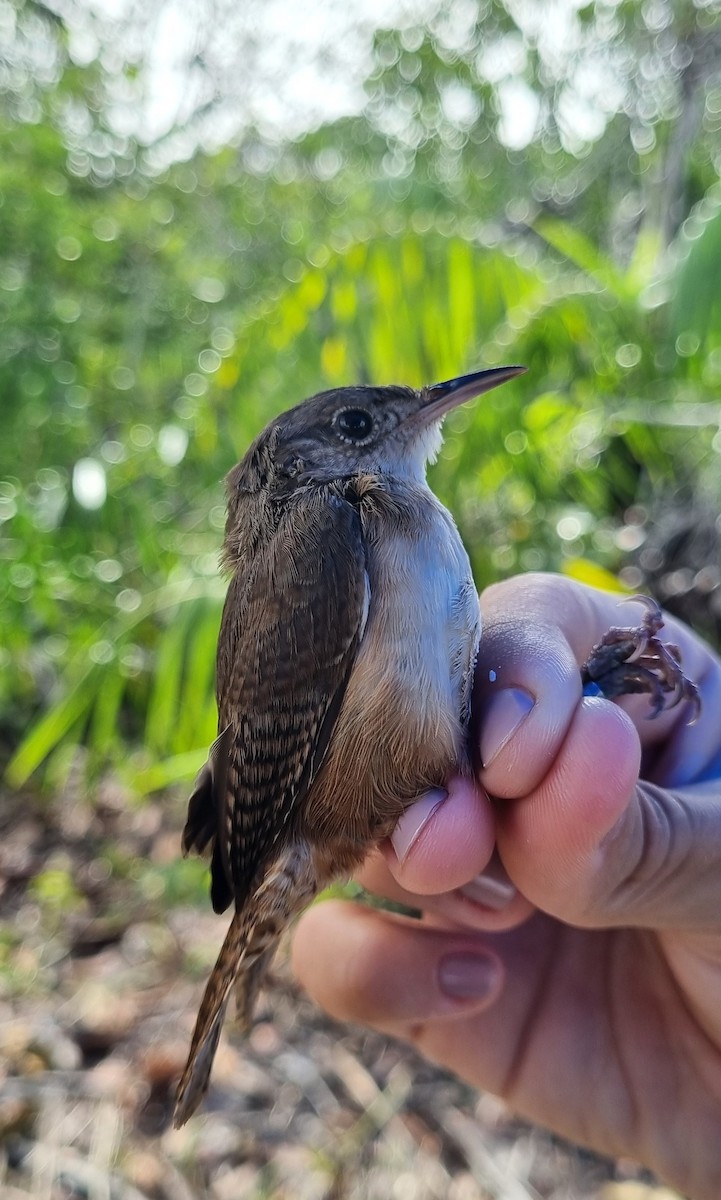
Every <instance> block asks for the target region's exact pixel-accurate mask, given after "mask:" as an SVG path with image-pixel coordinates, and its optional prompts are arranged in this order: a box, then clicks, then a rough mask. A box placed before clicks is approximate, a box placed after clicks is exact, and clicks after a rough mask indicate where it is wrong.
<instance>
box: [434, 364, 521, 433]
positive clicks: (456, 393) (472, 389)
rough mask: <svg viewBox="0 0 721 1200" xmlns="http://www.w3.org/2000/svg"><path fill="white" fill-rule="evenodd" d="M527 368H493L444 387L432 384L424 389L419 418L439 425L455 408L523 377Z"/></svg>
mask: <svg viewBox="0 0 721 1200" xmlns="http://www.w3.org/2000/svg"><path fill="white" fill-rule="evenodd" d="M527 370H528V368H527V367H490V368H489V369H488V370H487V371H474V372H473V374H472V375H459V376H458V378H457V379H447V380H445V382H444V383H433V384H431V385H430V386H429V387H425V388H422V389H421V392H420V398H421V407H420V408H419V409H418V412H417V414H416V416H417V418H418V419H420V420H422V421H423V423H424V424H425V423H426V422H431V421H439V420H440V418H441V417H444V416H445V415H446V413H447V412H450V410H451V409H452V408H457V407H458V405H459V404H465V402H466V400H472V399H473V398H474V397H475V396H481V395H483V393H484V392H490V390H491V388H494V387H498V385H499V384H501V383H505V382H506V380H508V379H515V377H516V375H523V374H524V373H525V372H526V371H527Z"/></svg>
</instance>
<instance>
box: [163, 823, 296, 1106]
mask: <svg viewBox="0 0 721 1200" xmlns="http://www.w3.org/2000/svg"><path fill="white" fill-rule="evenodd" d="M317 887H318V879H317V875H316V871H315V868H314V864H313V860H312V857H311V853H310V850H309V847H308V846H307V845H306V844H304V843H300V844H294V845H292V846H288V847H286V848H285V850H283V851H282V852H281V853H280V854H279V855H278V858H277V859H276V861H275V862H274V863H273V864H272V865H271V866H270V867H269V868H268V871H267V872H266V875H265V878H264V879H263V881H262V883H261V884H260V886H259V887H258V888H257V889H256V890H255V891H254V892H253V894H252V895H251V897H250V898H249V900H248V901H247V902H246V904H245V905H244V906H243V907H242V908H241V909H240V911H239V912H236V914H235V916H234V917H233V920H232V921H231V923H230V928H229V929H228V932H227V934H226V936H225V941H224V942H223V945H222V947H221V951H220V954H219V955H218V961H217V962H216V964H215V966H214V967H213V970H212V972H211V976H210V979H209V980H208V984H207V987H206V989H205V992H204V994H203V999H202V1001H201V1003H200V1011H199V1013H198V1019H197V1021H196V1022H195V1029H194V1031H193V1037H192V1040H191V1043H190V1053H189V1054H188V1061H187V1063H186V1065H185V1070H184V1071H183V1074H182V1075H181V1077H180V1083H179V1084H178V1091H177V1096H176V1101H175V1113H174V1115H173V1124H174V1125H175V1127H176V1129H178V1128H180V1126H181V1125H184V1124H185V1122H186V1121H187V1120H188V1118H189V1117H191V1116H192V1115H193V1113H194V1112H195V1110H196V1108H197V1107H198V1105H199V1104H200V1101H201V1100H202V1099H203V1096H204V1095H205V1093H206V1092H207V1090H208V1083H209V1080H210V1069H211V1067H212V1065H213V1058H214V1057H215V1051H216V1049H217V1047H218V1039H219V1037H220V1030H221V1028H222V1025H223V1020H224V1017H225V1010H226V1008H227V1007H228V997H229V994H230V989H231V987H232V985H233V982H234V981H235V980H236V979H237V980H238V986H237V997H236V998H237V1009H238V1017H239V1020H240V1025H241V1029H242V1030H243V1032H244V1033H247V1032H248V1031H249V1029H250V1025H251V1021H252V1016H253V1007H254V1005H255V1000H256V997H257V995H258V991H259V989H260V986H261V984H262V982H263V977H264V975H265V972H266V970H267V968H268V965H269V963H270V960H271V958H272V957H273V953H274V952H275V948H276V946H277V945H278V942H279V940H280V937H281V934H282V933H283V930H284V929H285V928H286V927H287V925H288V923H289V921H290V920H291V918H292V916H293V915H294V913H296V912H299V911H300V909H302V908H304V907H305V905H306V904H308V903H309V901H310V900H312V898H313V896H314V895H315V893H316V890H317Z"/></svg>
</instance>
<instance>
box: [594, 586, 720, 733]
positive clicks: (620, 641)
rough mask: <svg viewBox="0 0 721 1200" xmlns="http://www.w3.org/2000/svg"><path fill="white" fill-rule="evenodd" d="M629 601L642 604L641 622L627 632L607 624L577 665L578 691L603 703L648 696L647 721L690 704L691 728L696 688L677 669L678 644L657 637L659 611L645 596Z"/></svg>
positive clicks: (698, 706) (698, 709)
mask: <svg viewBox="0 0 721 1200" xmlns="http://www.w3.org/2000/svg"><path fill="white" fill-rule="evenodd" d="M629 600H635V601H638V602H640V603H641V604H644V605H645V606H646V612H645V614H644V617H643V620H642V621H641V624H640V625H636V626H635V627H632V628H623V627H621V626H617V625H613V626H612V627H611V628H610V629H609V630H608V633H606V634H605V636H604V637H603V638H602V639H601V641H600V642H598V644H597V645H595V646H594V647H593V650H592V651H591V653H590V654H589V656H588V658H587V659H586V661H585V663H584V664H583V666H582V667H581V679H582V681H583V689H584V693H585V694H586V695H602V696H605V698H606V699H607V700H615V699H617V698H618V697H619V696H628V695H630V694H631V693H642V694H645V695H648V696H649V698H650V701H651V712H650V714H649V715H650V716H651V717H657V716H658V714H659V713H660V712H662V711H663V710H664V709H665V708H674V707H675V706H676V705H677V704H680V703H681V702H682V701H683V700H690V701H691V703H692V704H693V706H694V708H693V715H692V717H691V719H690V721H689V724H693V722H694V721H696V720H697V718H698V715H699V713H700V712H701V698H700V696H699V693H698V688H697V687H696V684H695V683H693V682H692V681H691V680H690V679H687V678H686V676H685V675H684V673H683V670H682V669H681V654H680V651H679V649H678V646H674V645H672V644H671V643H670V642H661V641H659V639H658V637H657V634H658V633H659V631H660V630H661V629H662V628H663V614H662V612H661V609H660V608H659V606H658V604H657V603H656V601H655V600H652V599H651V598H650V597H649V596H629ZM622 603H623V601H622Z"/></svg>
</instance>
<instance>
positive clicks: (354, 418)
mask: <svg viewBox="0 0 721 1200" xmlns="http://www.w3.org/2000/svg"><path fill="white" fill-rule="evenodd" d="M333 424H334V425H335V427H336V430H337V431H338V433H339V434H340V436H341V437H342V438H343V439H344V440H345V441H348V442H364V441H365V440H366V438H368V437H370V435H371V433H372V432H373V418H372V416H371V415H370V413H369V412H366V410H365V409H364V408H343V409H341V411H340V412H339V413H338V415H337V416H336V418H335V421H334V422H333Z"/></svg>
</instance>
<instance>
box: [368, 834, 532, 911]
mask: <svg viewBox="0 0 721 1200" xmlns="http://www.w3.org/2000/svg"><path fill="white" fill-rule="evenodd" d="M357 878H358V881H359V882H360V883H361V884H362V885H363V887H364V888H366V890H367V891H369V892H372V893H373V894H374V895H376V896H381V897H383V898H385V899H386V900H391V901H393V902H394V903H396V904H402V905H404V906H405V907H406V908H409V909H414V910H417V911H422V912H423V913H424V915H425V916H426V917H428V916H430V915H432V916H433V917H437V918H441V919H442V923H443V924H444V926H445V927H449V926H452V925H456V926H462V927H465V928H468V929H476V930H489V931H490V930H495V931H498V930H502V929H512V928H513V927H514V926H515V925H518V924H520V923H521V922H522V921H525V920H527V919H528V917H529V916H530V915H531V913H532V912H533V906H532V905H531V904H530V903H529V901H528V900H527V899H526V898H525V896H522V895H521V894H520V892H519V891H518V889H517V888H516V887H515V885H514V884H513V883H512V882H511V880H510V879H509V878H508V874H507V873H506V871H505V869H504V868H503V866H502V864H501V863H500V860H499V859H498V856H497V855H494V856H493V858H492V859H491V861H490V863H489V864H488V866H487V867H486V868H485V869H484V871H482V872H481V874H480V875H477V876H476V877H475V879H472V880H470V882H469V883H467V884H465V885H464V886H463V887H461V888H456V889H455V890H454V891H452V892H443V893H441V894H440V895H427V894H423V895H421V894H419V893H417V892H409V891H407V890H406V889H405V888H403V887H402V886H401V885H400V884H399V883H398V882H397V880H396V879H395V877H394V875H393V874H392V872H391V871H390V870H389V867H388V862H387V860H386V855H384V854H383V852H382V851H381V850H376V851H374V852H373V853H372V854H371V855H370V856H369V857H368V859H367V860H366V862H365V863H364V864H363V867H362V869H361V871H360V872H359V873H358V876H357Z"/></svg>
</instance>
